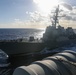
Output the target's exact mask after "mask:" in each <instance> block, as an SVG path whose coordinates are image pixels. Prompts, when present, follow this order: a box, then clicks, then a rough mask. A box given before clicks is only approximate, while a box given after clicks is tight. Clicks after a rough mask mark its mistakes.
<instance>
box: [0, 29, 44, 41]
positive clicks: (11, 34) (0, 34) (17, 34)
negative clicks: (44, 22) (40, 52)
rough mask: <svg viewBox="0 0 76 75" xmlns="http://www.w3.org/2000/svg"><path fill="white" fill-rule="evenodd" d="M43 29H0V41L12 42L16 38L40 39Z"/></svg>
mask: <svg viewBox="0 0 76 75" xmlns="http://www.w3.org/2000/svg"><path fill="white" fill-rule="evenodd" d="M44 32H45V31H44V30H43V29H0V40H13V39H18V38H29V37H30V36H34V38H42V36H43V33H44Z"/></svg>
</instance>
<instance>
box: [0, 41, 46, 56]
mask: <svg viewBox="0 0 76 75" xmlns="http://www.w3.org/2000/svg"><path fill="white" fill-rule="evenodd" d="M44 47H45V46H44V43H42V42H41V43H39V42H0V49H2V50H3V51H5V52H6V53H7V54H8V55H12V54H21V53H24V54H26V53H32V52H39V51H41V50H42V49H43V48H44Z"/></svg>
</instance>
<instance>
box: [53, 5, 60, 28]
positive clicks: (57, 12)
mask: <svg viewBox="0 0 76 75" xmlns="http://www.w3.org/2000/svg"><path fill="white" fill-rule="evenodd" d="M58 14H59V5H58V7H57V8H56V10H55V13H54V16H53V21H52V26H53V27H55V28H56V25H57V23H59V22H58Z"/></svg>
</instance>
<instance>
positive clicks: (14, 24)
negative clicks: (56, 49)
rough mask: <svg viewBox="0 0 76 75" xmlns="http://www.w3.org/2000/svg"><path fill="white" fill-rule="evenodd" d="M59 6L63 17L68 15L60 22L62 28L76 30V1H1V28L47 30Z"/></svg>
mask: <svg viewBox="0 0 76 75" xmlns="http://www.w3.org/2000/svg"><path fill="white" fill-rule="evenodd" d="M62 3H64V4H67V5H68V6H66V5H65V7H63V6H62ZM58 4H59V5H60V7H62V8H61V9H63V12H61V15H66V16H65V17H63V18H61V20H60V23H61V24H62V26H64V27H67V26H68V25H69V26H72V27H73V28H76V24H75V21H76V0H0V28H46V27H47V26H48V25H50V24H51V20H50V17H51V18H52V15H53V14H52V13H51V11H52V9H53V8H54V7H55V6H56V5H58ZM67 7H68V8H70V7H72V10H69V9H67ZM66 9H67V10H66ZM65 13H66V14H65Z"/></svg>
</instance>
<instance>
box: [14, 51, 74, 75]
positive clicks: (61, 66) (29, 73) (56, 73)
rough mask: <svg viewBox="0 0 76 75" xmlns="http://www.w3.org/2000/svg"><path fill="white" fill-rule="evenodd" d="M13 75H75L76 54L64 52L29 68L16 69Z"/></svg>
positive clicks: (35, 63)
mask: <svg viewBox="0 0 76 75" xmlns="http://www.w3.org/2000/svg"><path fill="white" fill-rule="evenodd" d="M13 75H76V52H74V51H71V50H65V51H63V52H61V53H58V54H55V55H54V56H49V57H47V58H45V59H43V60H42V61H36V62H33V63H32V64H31V65H29V66H21V67H18V68H16V69H15V71H14V73H13Z"/></svg>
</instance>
